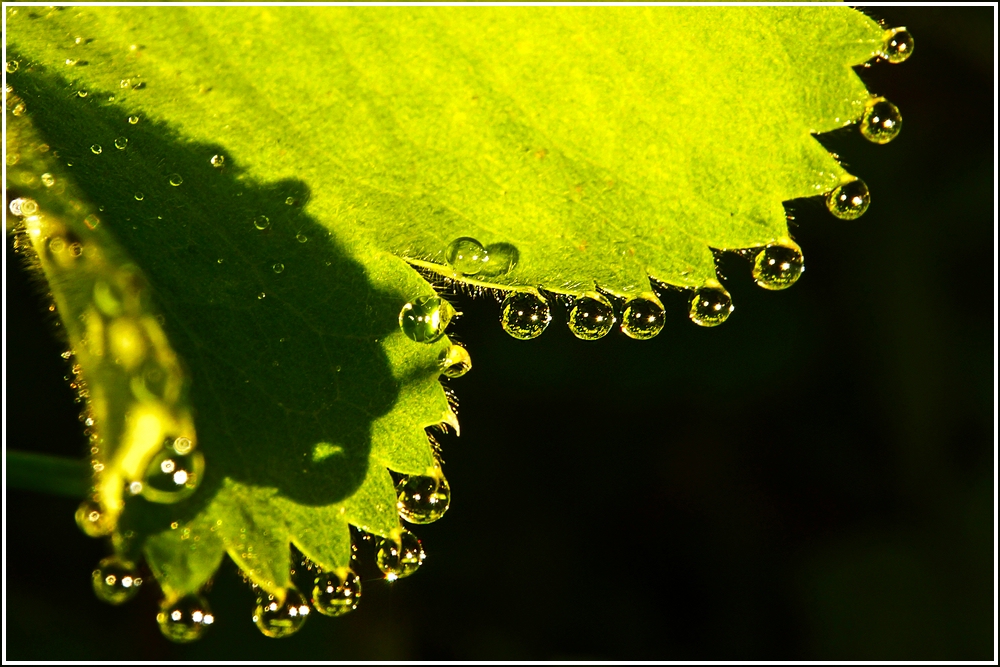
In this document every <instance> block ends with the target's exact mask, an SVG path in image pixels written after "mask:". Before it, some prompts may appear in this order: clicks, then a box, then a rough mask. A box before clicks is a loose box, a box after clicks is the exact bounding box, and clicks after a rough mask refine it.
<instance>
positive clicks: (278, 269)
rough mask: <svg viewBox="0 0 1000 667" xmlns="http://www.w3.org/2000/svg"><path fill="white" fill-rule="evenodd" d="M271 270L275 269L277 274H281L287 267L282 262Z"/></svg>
mask: <svg viewBox="0 0 1000 667" xmlns="http://www.w3.org/2000/svg"><path fill="white" fill-rule="evenodd" d="M271 268H272V269H274V272H275V273H281V272H282V271H284V270H285V265H284V264H282V263H281V262H276V263H275V264H274V266H272V267H271Z"/></svg>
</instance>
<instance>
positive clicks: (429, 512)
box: [396, 469, 451, 524]
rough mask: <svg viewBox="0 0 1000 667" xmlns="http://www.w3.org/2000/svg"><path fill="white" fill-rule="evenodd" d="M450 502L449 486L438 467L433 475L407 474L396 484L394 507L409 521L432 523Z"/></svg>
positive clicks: (440, 515)
mask: <svg viewBox="0 0 1000 667" xmlns="http://www.w3.org/2000/svg"><path fill="white" fill-rule="evenodd" d="M450 504H451V487H449V486H448V480H447V479H445V478H444V474H443V473H442V472H441V471H440V469H438V470H435V474H434V475H427V476H424V475H407V476H406V477H403V479H401V480H399V484H397V485H396V509H397V510H399V516H401V517H403V518H404V519H406V520H407V521H409V522H410V523H421V524H422V523H434V522H435V521H437V520H438V519H440V518H441V517H443V516H444V513H445V512H447V511H448V507H449V505H450Z"/></svg>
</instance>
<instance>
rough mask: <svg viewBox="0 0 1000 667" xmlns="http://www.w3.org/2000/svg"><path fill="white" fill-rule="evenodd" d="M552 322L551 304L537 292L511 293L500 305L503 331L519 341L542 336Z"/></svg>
mask: <svg viewBox="0 0 1000 667" xmlns="http://www.w3.org/2000/svg"><path fill="white" fill-rule="evenodd" d="M551 321H552V311H551V310H550V309H549V304H548V303H546V302H545V299H543V298H542V297H541V295H539V294H538V293H537V292H511V293H510V294H509V295H507V298H506V299H504V301H503V304H501V305H500V324H501V326H503V330H504V331H506V332H507V333H508V334H510V335H511V336H513V337H514V338H517V339H519V340H529V339H531V338H535V337H537V336H540V335H541V334H542V332H543V331H545V328H546V327H548V326H549V322H551Z"/></svg>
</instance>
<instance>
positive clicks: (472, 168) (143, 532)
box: [7, 7, 883, 598]
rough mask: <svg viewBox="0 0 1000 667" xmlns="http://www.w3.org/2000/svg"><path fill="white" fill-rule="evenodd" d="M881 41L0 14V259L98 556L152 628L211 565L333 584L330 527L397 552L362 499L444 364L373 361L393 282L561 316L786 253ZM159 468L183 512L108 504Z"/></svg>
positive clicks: (428, 402)
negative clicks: (446, 286)
mask: <svg viewBox="0 0 1000 667" xmlns="http://www.w3.org/2000/svg"><path fill="white" fill-rule="evenodd" d="M882 37H883V30H882V29H881V28H880V27H879V26H878V25H877V24H876V23H875V22H874V21H872V20H870V19H869V18H867V17H865V16H864V15H862V14H860V13H858V12H856V11H854V10H852V9H849V8H846V7H774V8H764V7H743V8H707V7H694V8H679V7H672V8H664V7H656V8H624V7H613V8H612V7H603V8H582V7H581V8H551V7H549V8H543V7H534V8H485V7H465V8H454V7H450V8H342V7H341V8H332V7H327V8H307V7H284V8H273V7H259V8H208V7H199V8H178V7H170V8H136V7H130V8H129V7H89V8H41V7H22V8H12V9H10V10H8V36H7V38H8V54H9V57H10V58H12V60H13V61H14V62H16V63H17V68H16V70H15V71H11V69H12V68H11V67H8V71H9V72H11V73H10V74H9V76H8V80H9V82H10V83H11V85H12V86H13V95H12V96H8V120H9V122H10V134H9V137H8V151H9V152H10V153H11V154H12V155H15V156H16V161H15V162H14V163H13V164H10V163H9V164H10V167H9V173H10V179H11V185H10V186H11V187H12V189H13V190H15V193H16V194H23V195H25V196H30V197H31V198H33V200H35V201H37V203H38V205H39V207H40V211H39V213H38V214H37V215H24V216H22V219H21V221H20V222H19V223H18V224H19V225H20V227H19V229H20V230H21V231H23V232H24V233H25V234H26V237H25V238H26V239H27V242H28V243H22V244H21V245H22V246H23V247H27V246H28V245H30V247H31V248H34V251H35V252H36V253H37V258H36V259H37V261H38V262H39V264H40V266H41V268H42V269H43V270H44V272H45V275H46V277H47V278H48V280H49V284H50V286H51V289H52V292H53V294H54V298H55V301H56V303H57V304H58V306H59V311H60V315H61V317H62V320H63V322H64V323H65V325H66V329H67V333H68V335H69V338H70V340H71V342H72V344H73V346H74V350H75V352H76V355H77V360H78V363H79V368H80V369H81V371H80V373H81V378H80V383H79V384H80V391H81V392H82V395H83V397H84V398H85V399H87V406H88V408H87V409H88V411H89V412H88V414H90V415H91V416H92V418H93V419H94V420H95V422H96V427H95V428H96V429H97V431H96V432H95V434H94V436H93V441H94V448H95V457H94V465H95V470H96V477H95V485H96V487H95V488H96V489H97V495H96V496H95V500H97V501H99V502H100V504H101V505H102V506H103V508H104V509H105V512H106V513H107V514H108V516H109V520H110V521H111V523H117V525H118V528H117V530H116V532H115V544H116V547H117V548H118V550H119V551H121V552H122V553H124V554H136V553H138V552H139V551H140V550H144V552H145V556H146V558H147V560H148V561H149V562H150V565H151V567H152V568H153V570H154V572H155V573H156V575H157V577H158V578H159V579H160V580H161V582H162V583H163V585H164V589H165V590H166V591H167V594H168V597H171V598H176V597H179V596H181V595H184V594H186V593H189V592H192V591H195V590H198V589H199V588H200V587H201V586H202V585H203V584H204V583H205V581H206V580H207V579H208V578H209V577H211V575H212V573H213V572H214V571H215V568H216V567H217V565H218V563H219V559H220V558H221V556H222V553H223V552H224V551H225V552H228V553H229V555H230V556H231V557H232V558H233V559H234V560H235V561H236V562H237V563H238V564H239V565H240V567H241V568H243V570H244V571H245V572H246V573H247V574H248V575H249V576H250V577H251V578H252V579H253V580H254V581H255V582H256V583H258V584H259V585H261V586H262V587H264V588H265V589H266V590H268V591H271V592H275V593H278V594H281V592H282V590H283V589H284V587H286V586H287V585H288V584H289V578H288V577H289V575H288V570H289V563H288V543H289V542H292V543H294V544H296V545H297V546H298V547H299V548H300V549H301V550H302V551H303V552H304V553H305V554H306V555H307V556H309V557H310V558H312V559H313V560H315V561H317V562H318V563H319V564H320V565H322V566H323V567H325V568H328V569H333V568H342V567H346V566H347V565H348V563H349V556H350V537H349V533H348V528H347V527H348V525H349V524H353V525H355V526H358V527H361V528H363V529H364V530H367V531H369V532H374V533H377V534H381V535H391V534H396V531H398V525H399V524H398V518H396V514H395V496H394V494H393V484H392V480H391V478H390V477H389V474H388V472H387V470H394V471H398V472H402V473H412V474H421V473H425V472H426V471H427V470H428V469H429V468H431V467H432V466H433V465H434V456H433V453H432V451H431V448H430V447H429V445H428V442H427V438H426V436H425V434H424V429H425V427H427V426H430V425H433V424H438V423H449V424H451V425H452V426H453V427H455V428H457V423H456V422H455V418H454V415H453V413H452V411H451V410H450V408H449V406H448V404H447V401H446V398H445V395H444V393H443V392H442V390H441V387H440V385H439V384H438V382H437V376H438V374H439V373H440V372H441V366H440V362H439V358H440V355H441V354H443V353H444V351H445V350H446V348H447V347H448V345H449V342H448V340H447V339H441V340H439V341H437V342H435V343H432V344H418V343H415V342H413V341H412V340H410V339H409V338H407V337H406V336H405V335H404V334H403V333H401V332H400V329H399V326H398V317H399V313H400V309H401V307H402V306H403V304H405V303H406V302H407V301H410V300H412V299H413V298H414V297H417V296H419V295H430V294H432V293H433V292H432V290H431V288H430V286H429V285H428V284H427V283H426V282H425V281H424V280H423V279H421V278H420V277H419V276H418V275H417V274H416V273H415V272H413V271H412V270H411V269H410V268H409V267H407V265H406V264H405V263H404V262H403V261H402V260H401V259H399V258H406V259H407V260H409V261H410V262H411V263H413V264H416V265H419V266H421V267H424V268H427V269H431V270H433V271H437V272H438V273H440V274H442V275H444V276H446V277H448V278H453V279H457V280H461V281H465V282H467V283H471V284H476V285H485V286H489V287H501V288H516V289H521V290H526V289H527V290H530V289H534V288H544V289H547V290H549V291H552V292H557V293H564V294H569V295H581V294H584V293H586V292H588V291H590V290H593V289H594V288H595V286H599V287H600V288H601V289H603V290H605V291H607V292H609V293H612V294H616V295H619V296H630V295H640V294H643V293H648V292H649V291H650V289H651V288H650V279H656V280H658V281H661V282H664V283H667V284H670V285H674V286H678V287H700V286H702V285H705V284H712V281H714V280H715V267H714V261H713V255H712V251H711V249H712V248H716V249H736V248H747V247H755V246H761V245H766V244H769V243H773V242H776V241H779V240H781V239H784V238H785V237H787V236H788V229H787V225H786V219H785V213H784V210H783V206H782V202H783V201H786V200H789V199H792V198H797V197H805V196H812V195H816V194H821V193H825V192H827V191H829V190H831V189H833V188H834V187H836V186H837V185H838V184H839V183H840V182H841V181H842V179H844V178H847V175H846V173H845V172H844V171H843V169H842V168H841V167H840V166H839V164H838V163H837V162H836V160H835V159H834V158H833V157H831V156H830V155H829V154H828V153H827V152H826V151H825V150H824V149H823V148H822V147H821V146H820V145H819V144H818V143H817V142H816V141H815V139H814V138H813V137H812V136H811V135H812V134H813V133H817V132H825V131H829V130H832V129H835V128H837V127H841V126H843V125H846V124H850V123H851V122H853V121H854V120H856V119H857V118H858V117H859V116H860V115H861V113H862V111H863V109H864V105H865V103H866V101H867V100H868V99H869V94H868V92H867V91H866V89H865V87H864V85H863V84H862V83H861V82H860V80H859V79H858V78H857V77H856V75H855V74H854V73H853V72H852V70H851V66H852V65H857V64H860V63H863V62H864V61H866V60H868V59H870V58H871V57H872V56H873V55H875V54H876V53H878V50H879V48H881V44H882ZM134 121H135V122H134ZM43 174H45V175H47V178H46V177H43ZM50 180H51V181H52V182H51V183H49V181H50ZM460 237H472V238H475V239H476V240H478V241H479V242H480V243H482V244H484V245H485V246H486V248H487V249H488V250H489V251H490V252H491V260H490V261H489V262H486V263H485V265H484V268H483V270H482V271H480V272H479V273H477V274H476V275H463V274H462V273H460V272H458V271H456V270H455V269H454V267H450V266H448V265H447V262H446V258H447V249H448V246H449V244H450V243H451V242H452V241H454V240H455V239H457V238H460ZM74 244H78V245H74ZM74 248H76V249H79V250H80V252H79V253H77V252H76V250H74ZM178 437H181V438H189V439H191V440H192V441H193V442H194V443H195V444H196V451H198V452H203V453H204V457H205V461H206V466H205V470H204V474H203V475H202V479H201V482H200V486H199V487H198V490H197V491H196V492H195V493H194V495H192V496H191V497H190V498H188V499H186V500H183V501H180V502H177V503H172V504H162V503H154V502H147V501H146V500H145V498H147V497H149V498H153V496H152V495H149V493H148V492H147V491H144V492H143V493H142V494H140V495H138V496H136V497H134V498H128V499H127V502H126V496H127V492H126V491H125V490H124V489H125V485H126V484H128V483H130V482H135V481H140V480H141V478H142V475H143V471H144V470H145V468H146V467H147V466H148V465H149V463H150V461H151V460H152V457H154V456H156V454H157V452H158V451H160V448H161V447H162V446H163V443H164V442H167V443H169V442H172V441H173V439H175V438H178ZM119 515H120V516H119Z"/></svg>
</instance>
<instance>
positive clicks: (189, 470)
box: [142, 438, 205, 503]
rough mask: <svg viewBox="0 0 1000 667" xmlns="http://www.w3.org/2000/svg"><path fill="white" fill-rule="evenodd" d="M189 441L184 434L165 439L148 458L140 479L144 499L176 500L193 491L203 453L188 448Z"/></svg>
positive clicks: (199, 481)
mask: <svg viewBox="0 0 1000 667" xmlns="http://www.w3.org/2000/svg"><path fill="white" fill-rule="evenodd" d="M175 443H180V446H176V445H175ZM190 443H191V440H190V439H188V438H177V439H176V440H174V441H168V442H167V443H165V444H164V446H163V448H162V449H161V450H160V451H159V452H157V453H156V455H155V456H153V458H152V459H150V461H149V465H148V466H147V467H146V474H145V475H144V476H143V479H142V495H143V496H144V497H145V498H146V499H147V500H149V501H151V502H154V503H176V502H178V501H180V500H184V499H185V498H187V497H189V496H190V495H191V494H192V493H194V492H195V490H196V489H197V488H198V485H199V484H200V483H201V478H202V475H203V474H204V471H205V457H204V456H202V454H201V452H198V451H192V448H191V446H190ZM185 450H186V451H185Z"/></svg>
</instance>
